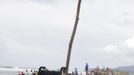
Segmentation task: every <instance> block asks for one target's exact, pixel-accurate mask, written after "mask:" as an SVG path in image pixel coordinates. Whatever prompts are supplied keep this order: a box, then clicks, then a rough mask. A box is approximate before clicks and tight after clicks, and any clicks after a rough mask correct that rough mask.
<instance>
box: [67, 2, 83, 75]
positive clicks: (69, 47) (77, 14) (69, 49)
mask: <svg viewBox="0 0 134 75" xmlns="http://www.w3.org/2000/svg"><path fill="white" fill-rule="evenodd" d="M80 7H81V0H78V5H77V11H76V18H75V23H74V28H73V32H72V35H71V38H70V42H69V46H68V54H67V59H66V71H65V75H68V70H69V63H70V56H71V50H72V45H73V41H74V37H75V33H76V29H77V26H78V21H79V14H80Z"/></svg>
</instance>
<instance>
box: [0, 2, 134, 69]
mask: <svg viewBox="0 0 134 75" xmlns="http://www.w3.org/2000/svg"><path fill="white" fill-rule="evenodd" d="M133 4H134V1H133V0H82V7H81V14H80V20H79V26H78V30H77V33H76V38H75V40H74V46H73V50H72V56H71V62H70V66H71V67H70V70H73V69H74V68H75V67H78V68H79V69H81V70H82V69H83V68H84V66H85V63H86V62H87V63H89V66H90V67H95V66H97V65H98V66H101V67H102V66H108V67H112V68H114V67H117V66H123V65H125V66H127V65H134V64H133V63H134V61H133V58H134V25H133V24H134V10H133V8H134V5H133ZM76 5H77V0H0V59H1V61H2V62H1V63H0V65H1V66H5V65H9V66H28V67H39V66H41V65H45V66H47V67H49V68H52V69H57V68H59V67H61V66H65V62H66V54H67V48H68V42H69V39H70V35H71V31H72V28H73V24H74V19H75V11H76ZM83 70H84V69H83Z"/></svg>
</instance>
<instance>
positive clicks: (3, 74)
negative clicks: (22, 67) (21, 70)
mask: <svg viewBox="0 0 134 75" xmlns="http://www.w3.org/2000/svg"><path fill="white" fill-rule="evenodd" d="M0 75H17V73H16V72H0Z"/></svg>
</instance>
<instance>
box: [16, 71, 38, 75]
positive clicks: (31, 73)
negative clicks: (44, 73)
mask: <svg viewBox="0 0 134 75" xmlns="http://www.w3.org/2000/svg"><path fill="white" fill-rule="evenodd" d="M17 75H38V74H37V71H35V70H30V71H28V70H25V71H18V73H17Z"/></svg>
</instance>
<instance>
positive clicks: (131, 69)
mask: <svg viewBox="0 0 134 75" xmlns="http://www.w3.org/2000/svg"><path fill="white" fill-rule="evenodd" d="M116 70H119V71H126V72H130V73H134V65H133V66H122V67H117V68H116Z"/></svg>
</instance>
